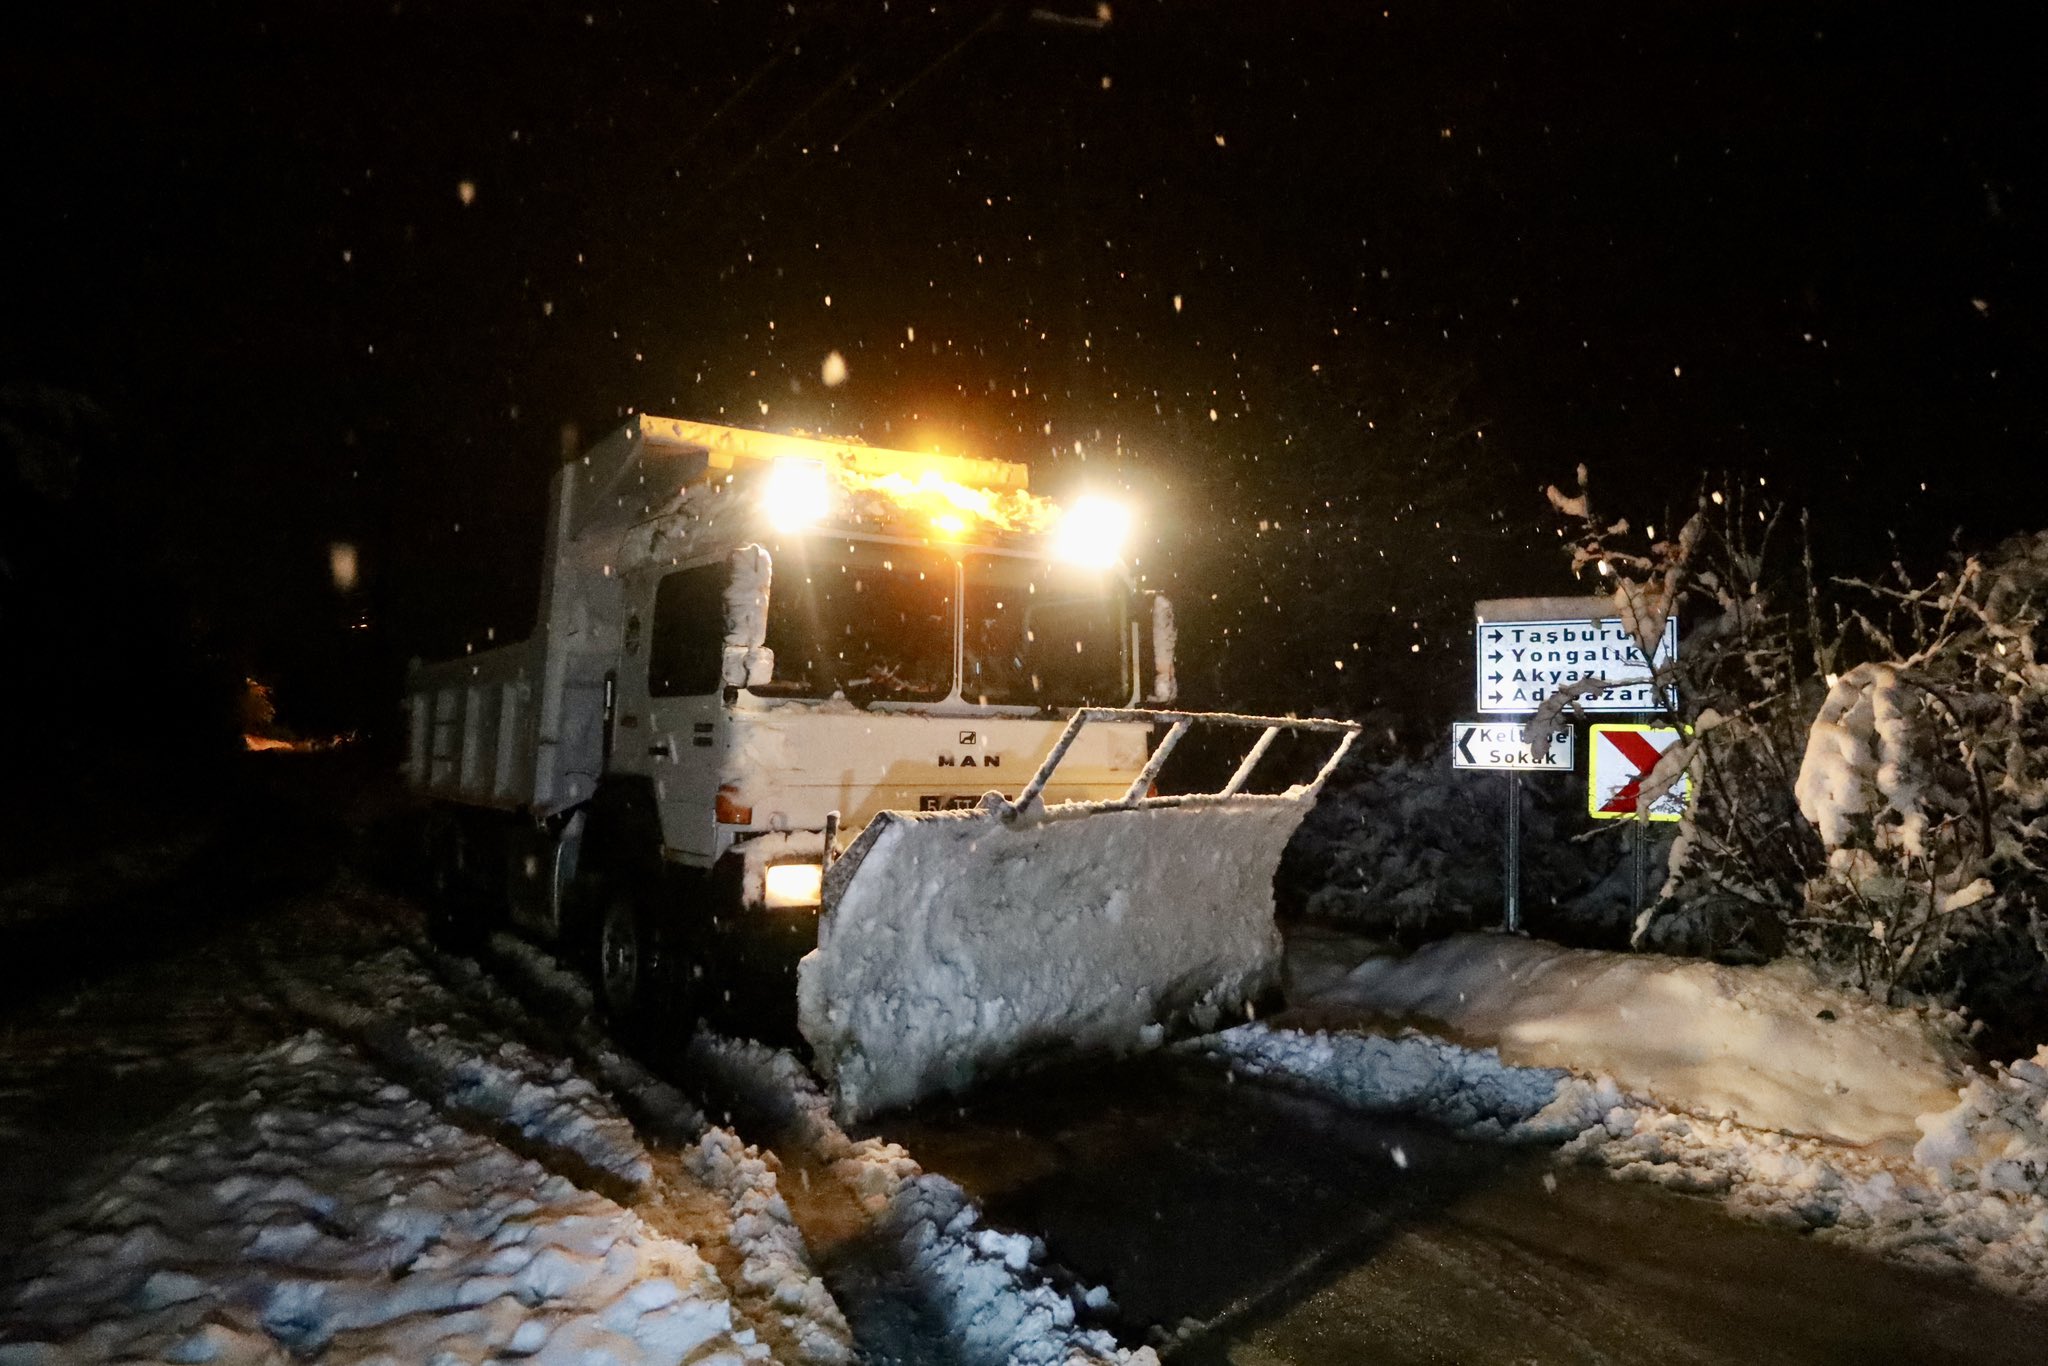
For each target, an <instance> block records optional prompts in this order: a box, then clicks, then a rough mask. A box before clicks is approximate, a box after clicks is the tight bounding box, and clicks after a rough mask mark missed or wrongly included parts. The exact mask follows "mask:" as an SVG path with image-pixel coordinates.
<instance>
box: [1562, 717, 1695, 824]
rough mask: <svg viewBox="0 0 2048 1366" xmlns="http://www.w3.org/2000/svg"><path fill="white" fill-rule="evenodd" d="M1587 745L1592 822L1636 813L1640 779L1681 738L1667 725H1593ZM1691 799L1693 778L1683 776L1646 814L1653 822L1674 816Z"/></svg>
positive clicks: (1672, 819)
mask: <svg viewBox="0 0 2048 1366" xmlns="http://www.w3.org/2000/svg"><path fill="white" fill-rule="evenodd" d="M1592 730H1593V738H1592V740H1591V742H1590V744H1589V746H1588V748H1587V751H1586V754H1587V763H1586V807H1587V809H1588V810H1590V811H1591V812H1592V813H1593V819H1594V820H1596V821H1617V820H1626V819H1628V818H1630V817H1632V816H1634V815H1635V814H1636V807H1637V805H1638V802H1637V797H1638V795H1639V794H1640V793H1641V791H1642V786H1643V779H1645V778H1647V777H1648V776H1649V775H1650V770H1651V769H1653V768H1655V767H1656V766H1657V760H1658V759H1660V758H1661V757H1663V754H1664V751H1665V750H1667V749H1670V748H1671V747H1672V746H1673V745H1675V744H1677V743H1678V742H1679V740H1681V739H1682V738H1683V737H1682V736H1681V735H1680V734H1679V733H1678V732H1677V731H1676V730H1673V729H1671V728H1669V727H1657V726H1616V725H1599V726H1594V727H1593V728H1592ZM1691 799H1692V777H1691V775H1690V774H1687V775H1684V776H1681V777H1680V778H1679V780H1678V781H1677V782H1675V783H1673V784H1672V785H1671V786H1670V787H1669V788H1668V789H1666V790H1665V792H1664V793H1663V795H1661V796H1660V797H1658V798H1657V800H1656V801H1655V802H1653V803H1651V805H1650V809H1649V810H1648V811H1647V812H1645V813H1644V814H1645V815H1647V816H1648V817H1649V818H1650V819H1651V820H1653V821H1675V820H1677V819H1678V818H1679V817H1680V816H1683V815H1684V814H1685V804H1686V803H1687V802H1688V801H1690V800H1691Z"/></svg>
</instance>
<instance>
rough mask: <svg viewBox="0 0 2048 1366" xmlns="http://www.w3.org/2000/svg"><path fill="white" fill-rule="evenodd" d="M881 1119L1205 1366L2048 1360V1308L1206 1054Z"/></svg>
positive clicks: (889, 1132) (1135, 1327)
mask: <svg viewBox="0 0 2048 1366" xmlns="http://www.w3.org/2000/svg"><path fill="white" fill-rule="evenodd" d="M876 1128H877V1130H878V1131H879V1132H881V1133H883V1134H884V1135H886V1136H887V1137H889V1138H892V1139H894V1140H896V1141H898V1142H900V1143H903V1144H904V1145H905V1146H906V1147H908V1148H909V1150H910V1151H911V1152H912V1153H913V1154H914V1155H916V1157H917V1159H918V1160H919V1161H920V1162H921V1163H922V1164H924V1166H925V1167H926V1169H927V1170H931V1171H936V1172H940V1173H943V1174H944V1175H946V1176H949V1177H951V1178H952V1179H954V1180H956V1181H958V1182H960V1183H961V1184H962V1185H963V1186H965V1187H966V1188H967V1189H968V1190H969V1191H970V1192H971V1193H973V1194H974V1195H975V1196H976V1198H977V1199H979V1200H980V1201H981V1202H982V1203H983V1205H984V1208H985V1209H986V1211H987V1213H988V1216H989V1219H990V1222H991V1223H993V1224H995V1225H997V1226H998V1227H1003V1228H1015V1229H1023V1230H1027V1231H1030V1232H1032V1233H1034V1234H1037V1235H1039V1236H1041V1237H1043V1238H1044V1239H1045V1241H1046V1243H1047V1245H1048V1248H1049V1251H1050V1254H1051V1257H1052V1259H1053V1260H1055V1261H1057V1262H1060V1263H1063V1264H1064V1265H1065V1266H1067V1267H1068V1268H1071V1269H1072V1271H1073V1272H1075V1273H1076V1274H1078V1275H1079V1276H1081V1277H1082V1278H1083V1279H1084V1280H1088V1281H1091V1282H1097V1283H1102V1284H1106V1285H1108V1286H1110V1287H1111V1288H1112V1289H1113V1291H1114V1292H1115V1294H1116V1297H1117V1302H1118V1318H1117V1321H1116V1324H1115V1326H1116V1327H1117V1328H1118V1330H1119V1332H1120V1334H1121V1335H1122V1336H1123V1337H1124V1338H1125V1340H1126V1341H1128V1342H1132V1343H1137V1342H1143V1341H1147V1340H1152V1341H1158V1342H1160V1343H1161V1345H1166V1339H1165V1338H1163V1337H1162V1334H1165V1335H1172V1336H1174V1337H1175V1338H1177V1340H1175V1341H1173V1342H1172V1355H1173V1357H1174V1358H1175V1359H1177V1360H1180V1361H1187V1362H1199V1363H1223V1362H1231V1363H1240V1364H1241V1366H1273V1364H1274V1363H1299V1364H1300V1366H1322V1364H1323V1363H1329V1364H1331V1366H1334V1364H1335V1363H1355V1362H1375V1363H1395V1364H1396V1366H1399V1364H1400V1363H1418V1364H1419V1363H1448V1362H1471V1363H1481V1362H1513V1363H1544V1364H1546V1366H1547V1364H1548V1363H1610V1362H1611V1363H1623V1362H1627V1363H1642V1362H1656V1363H1660V1364H1661V1363H1694V1362H1698V1363H1708V1362H1715V1363H1720V1362H1725V1363H1731V1366H1733V1364H1736V1363H1739V1364H1740V1366H1760V1364H1762V1363H1808V1362H1828V1363H1833V1362H1841V1363H1851V1362H1854V1363H1874V1362H1938V1363H1946V1362H1956V1363H1963V1362H1981V1363H1994V1362H1995V1363H2001V1366H2003V1364H2005V1363H2013V1362H2023V1361H2039V1360H2048V1311H2044V1310H2041V1309H2036V1308H2032V1307H2029V1306H2026V1305H2023V1304H2020V1303H2018V1302H2016V1301H2013V1300H2010V1299H2007V1298H2005V1297H2003V1296H2000V1295H1997V1294H1995V1293H1992V1292H1989V1291H1985V1290H1981V1289H1977V1288H1975V1287H1972V1286H1969V1285H1967V1284H1964V1283H1962V1282H1959V1281H1956V1280H1954V1279H1952V1278H1948V1277H1943V1276H1936V1275H1931V1274H1927V1273H1923V1272H1918V1271H1914V1270H1910V1269H1907V1268H1904V1267H1900V1266H1897V1265H1893V1264H1888V1263H1884V1262H1880V1261H1878V1260H1876V1259H1873V1258H1869V1257H1865V1256H1862V1255H1860V1254H1857V1253H1854V1252H1850V1251H1847V1250H1845V1249H1842V1248H1838V1247H1835V1246H1832V1245H1830V1244H1827V1243H1824V1242H1821V1241H1818V1240H1816V1239H1814V1238H1812V1237H1808V1236H1804V1235H1800V1234H1795V1233H1789V1232H1784V1231H1780V1230H1776V1229H1770V1228H1765V1227H1762V1226H1759V1225H1754V1224H1747V1223H1743V1222H1741V1221H1739V1220H1737V1219H1735V1218H1733V1217H1731V1216H1730V1215H1728V1214H1727V1213H1725V1212H1724V1211H1723V1210H1722V1209H1721V1208H1720V1207H1719V1205H1718V1204H1717V1203H1716V1202H1714V1201H1712V1200H1709V1199H1704V1198H1699V1197H1691V1196H1681V1195H1674V1194H1672V1193H1670V1192H1667V1191H1664V1190H1661V1189H1658V1188H1654V1187H1650V1186H1644V1185H1637V1184H1630V1183H1624V1182H1618V1181H1615V1180H1614V1179H1613V1178H1611V1177H1609V1176H1607V1175H1605V1174H1604V1173H1601V1172H1595V1171H1589V1170H1581V1169H1575V1168H1560V1167H1558V1166H1557V1165H1555V1164H1554V1163H1553V1162H1552V1160H1551V1159H1550V1156H1549V1154H1548V1152H1547V1151H1544V1150H1529V1149H1509V1148H1504V1147H1501V1146H1499V1145H1495V1144H1486V1143H1466V1142H1461V1141H1458V1140H1455V1139H1452V1138H1450V1137H1448V1136H1447V1135H1445V1134H1443V1133H1442V1132H1441V1131H1438V1130H1435V1129H1432V1128H1430V1127H1428V1126H1424V1125H1420V1124H1414V1123H1406V1122H1402V1121H1398V1120H1388V1119H1384V1118H1377V1117H1369V1116H1362V1115H1357V1114H1353V1113H1351V1112H1348V1111H1344V1110H1341V1109H1337V1108H1335V1107H1332V1106H1330V1105H1327V1104H1325V1103H1323V1102H1321V1101H1318V1100H1315V1099H1311V1098H1307V1097H1303V1096H1299V1095H1294V1094H1291V1093H1288V1092H1284V1091H1280V1090H1276V1089H1273V1088H1270V1087H1267V1086H1264V1085H1259V1084H1254V1083H1232V1082H1230V1081H1229V1080H1228V1079H1227V1078H1226V1077H1225V1076H1223V1075H1222V1074H1220V1073H1219V1072H1218V1071H1217V1070H1215V1069H1214V1068H1212V1067H1211V1066H1210V1065H1208V1064H1206V1063H1201V1062H1197V1061H1193V1060H1178V1059H1171V1058H1152V1059H1142V1060H1138V1061H1135V1062H1132V1063H1128V1064H1123V1065H1118V1066H1113V1067H1106V1068H1100V1069H1095V1070H1091V1071H1081V1072H1067V1073H1062V1074H1046V1075H1044V1076H1041V1077H1036V1078H1029V1079H1024V1080H1020V1081H1017V1082H1013V1083H1010V1084H1008V1085H1005V1086H1001V1087H998V1088H995V1089H993V1090H990V1091H987V1092H984V1093H982V1094H980V1095H978V1096H976V1097H975V1098H974V1099H973V1100H971V1101H969V1102H967V1103H965V1104H961V1103H955V1104H953V1105H948V1106H929V1107H926V1108H924V1109H922V1110H920V1111H917V1112H915V1113H912V1114H908V1115H903V1116H899V1117H897V1118H895V1119H893V1120H889V1119H885V1120H883V1121H882V1122H881V1123H879V1124H878V1125H877V1126H876ZM1546 1177H1548V1178H1550V1179H1549V1180H1546Z"/></svg>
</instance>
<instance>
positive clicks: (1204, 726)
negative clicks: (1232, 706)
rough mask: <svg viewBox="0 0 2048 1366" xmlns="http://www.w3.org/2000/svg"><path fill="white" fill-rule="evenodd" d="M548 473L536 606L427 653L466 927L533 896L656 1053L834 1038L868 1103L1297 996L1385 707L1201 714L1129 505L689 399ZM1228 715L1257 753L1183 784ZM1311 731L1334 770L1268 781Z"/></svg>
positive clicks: (818, 1056)
mask: <svg viewBox="0 0 2048 1366" xmlns="http://www.w3.org/2000/svg"><path fill="white" fill-rule="evenodd" d="M549 498H550V504H549V511H548V517H547V539H546V548H545V560H544V563H543V570H542V589H541V602H540V609H539V614H538V620H537V622H536V623H535V628H534V631H533V633H532V635H531V636H530V637H529V638H528V639H526V640H524V641H521V642H518V643H515V644H502V645H496V646H494V647H491V648H486V649H481V650H475V651H473V652H472V653H469V654H466V655H464V656H463V657H461V658H457V659H451V660H447V661H445V662H439V663H429V664H421V663H418V662H417V661H416V662H415V663H414V665H413V666H412V669H411V671H410V674H409V677H408V681H407V689H406V692H407V698H406V703H407V710H408V713H409V734H408V742H409V751H408V755H407V761H406V769H407V780H408V785H409V786H410V787H411V789H412V790H413V791H414V792H415V793H416V794H418V795H419V796H420V797H422V798H424V799H425V800H424V801H423V803H422V807H423V810H424V811H425V812H426V820H425V821H424V823H423V828H424V836H425V845H424V853H425V859H426V867H427V870H428V876H429V879H430V883H431V886H430V889H429V890H430V892H431V894H432V895H431V900H430V910H429V916H430V924H431V926H432V928H433V929H434V931H435V933H436V934H437V936H438V937H440V938H441V939H443V941H444V942H448V943H452V944H456V945H458V946H460V945H471V946H473V945H475V944H477V943H480V942H481V939H482V936H483V935H484V934H486V933H487V932H488V931H489V930H491V929H492V928H493V927H495V926H496V925H499V924H501V923H506V922H509V923H508V924H507V926H506V927H507V928H509V929H511V930H513V931H514V932H516V933H519V934H521V935H523V936H525V937H527V938H530V939H533V940H536V941H539V942H541V943H542V944H544V945H546V946H549V947H551V948H552V949H553V950H554V951H555V952H557V953H558V954H560V955H561V956H562V957H563V958H564V959H565V960H567V961H570V962H572V963H574V964H577V965H578V966H580V967H582V968H584V969H585V970H586V971H588V972H589V974H590V976H591V978H592V980H593V984H594V987H595V991H596V995H597V998H598V1001H599V1004H600V1008H601V1009H603V1010H604V1011H606V1012H607V1013H608V1014H609V1015H610V1016H611V1017H612V1018H613V1020H614V1021H615V1022H616V1024H617V1026H618V1027H619V1028H621V1029H623V1030H627V1031H629V1032H631V1033H632V1034H634V1035H635V1036H637V1040H638V1042H639V1044H640V1046H641V1047H642V1048H659V1047H661V1046H662V1044H663V1042H664V1041H672V1042H680V1041H681V1040H682V1039H683V1038H685V1037H686V1036H687V1033H688V1030H689V1029H690V1027H691V1026H692V1025H693V1024H694V1023H695V1022H696V1021H697V1020H698V1019H699V1018H700V1017H708V1018H710V1019H712V1020H714V1021H717V1022H721V1023H722V1024H725V1025H728V1026H731V1027H736V1028H738V1029H742V1030H745V1031H747V1032H751V1033H755V1034H757V1035H760V1036H763V1037H770V1038H778V1039H779V1040H782V1041H788V1042H794V1043H797V1044H798V1045H799V1046H800V1047H804V1048H807V1050H808V1053H809V1056H810V1058H811V1060H812V1063H813V1065H814V1066H815V1067H816V1068H817V1069H818V1070H819V1071H820V1073H821V1074H823V1075H824V1076H825V1077H826V1078H827V1079H828V1080H829V1081H830V1082H831V1083H832V1085H833V1089H834V1092H835V1095H836V1097H837V1104H838V1106H839V1108H840V1111H841V1113H842V1115H844V1116H846V1117H848V1118H853V1117H858V1116H860V1115H864V1114H869V1113H872V1112H874V1111H876V1110H880V1109H886V1108H889V1107H892V1106H896V1105H900V1104H905V1103H908V1102H911V1101H914V1100H916V1099H918V1098H920V1097H922V1096H925V1095H929V1094H934V1093H939V1092H944V1091H950V1090H957V1089H959V1088H961V1087H964V1086H965V1085H966V1084H968V1083H969V1082H970V1081H972V1080H973V1079H974V1078H975V1077H976V1076H977V1075H979V1074H982V1073H984V1072H987V1071H989V1070H992V1069H995V1068H999V1067H1003V1066H1006V1065H1013V1064H1016V1063H1018V1062H1020V1061H1024V1060H1027V1059H1031V1058H1036V1057H1038V1056H1041V1055H1044V1054H1046V1053H1049V1052H1055V1051H1067V1050H1074V1049H1081V1050H1096V1049H1101V1050H1117V1049H1124V1048H1129V1047H1132V1046H1135V1045H1138V1044H1141V1043H1144V1042H1147V1041H1149V1040H1151V1039H1156V1038H1157V1037H1159V1036H1160V1034H1161V1032H1162V1031H1164V1030H1166V1029H1173V1028H1179V1027H1188V1026H1192V1027H1196V1028H1208V1027H1211V1026H1213V1025H1214V1024H1215V1023H1216V1022H1217V1021H1218V1020H1219V1019H1221V1018H1225V1017H1228V1016H1229V1015H1231V1014H1234V1013H1237V1012H1240V1011H1243V1010H1245V1009H1247V1006H1248V1003H1249V1002H1251V1001H1253V1000H1254V999H1256V998H1257V997H1258V996H1259V995H1260V994H1261V993H1262V992H1264V991H1266V990H1269V989H1270V988H1271V987H1272V986H1273V984H1274V983H1275V981H1276V978H1277V973H1278V964H1279V953H1280V940H1279V933H1278V930H1277V928H1276V926H1275V924H1274V912H1273V892H1272V883H1273V874H1274V870H1275V868H1276V866H1277V865H1278V862H1279V858H1280V854H1281V850H1282V848H1283V847H1284V846H1285V845H1286V843H1287V840H1288V838H1289V836H1290V835H1291V834H1292V832H1293V830H1294V828H1295V826H1296V825H1297V824H1298V823H1299V821H1300V819H1301V817H1302V815H1303V813H1304V812H1305V810H1306V809H1307V806H1308V804H1309V803H1310V802H1311V801H1312V800H1313V798H1314V795H1315V792H1316V789H1317V788H1318V787H1319V786H1320V785H1321V783H1322V781H1323V779H1324V778H1325V777H1326V776H1327V775H1328V773H1329V772H1330V771H1331V769H1333V768H1334V767H1335V766H1336V764H1337V762H1338V760H1339V759H1341V758H1342V756H1343V754H1344V752H1345V750H1346V749H1347V748H1348V747H1349V745H1350V743H1351V741H1352V739H1353V736H1354V734H1355V729H1356V728H1355V726H1354V725H1353V724H1352V723H1349V722H1342V721H1324V720H1303V719H1294V718H1285V717H1252V716H1237V715H1222V714H1213V713H1211V714H1200V713H1191V712H1186V711H1175V710H1172V709H1171V705H1172V703H1173V702H1174V700H1175V684H1174V678H1175V668H1174V643H1175V642H1174V626H1173V610H1172V606H1171V604H1170V603H1169V602H1167V600H1166V599H1165V598H1163V597H1160V596H1158V595H1156V594H1146V593H1143V592H1141V591H1140V590H1139V589H1138V587H1137V585H1136V583H1135V582H1134V580H1133V577H1132V575H1131V573H1130V571H1129V570H1128V568H1127V567H1126V566H1125V564H1124V562H1123V559H1122V557H1121V555H1120V551H1119V542H1120V540H1121V538H1122V535H1123V533H1124V531H1125V529H1126V527H1125V523H1124V521H1123V516H1122V513H1121V512H1120V510H1119V509H1118V508H1117V507H1116V506H1115V505H1113V504H1111V503H1108V502H1106V501H1101V500H1095V499H1087V498H1084V499H1078V500H1075V501H1074V502H1073V503H1072V504H1071V505H1069V506H1066V507H1060V506H1056V505H1055V504H1053V503H1052V502H1051V501H1050V500H1047V499H1044V498H1041V497H1039V496H1037V495H1035V494H1033V493H1032V492H1031V490H1030V488H1029V483H1028V471H1027V469H1026V467H1024V466H1023V465H1019V464H1014V463H1010V462H1005V461H998V460H987V459H975V458H966V457H959V456H945V455H937V454H930V453H919V452H912V451H894V450H883V449H878V448H875V447H871V446H867V445H864V444H861V443H858V442H854V441H844V440H827V439H817V438H810V437H800V436H784V435H777V434H772V433H766V432H759V431H752V430H745V429H740V428H733V427H721V426H712V425H708V424H704V423H698V422H690V421H682V420H676V419H669V418H662V417H654V416H640V417H636V418H634V419H633V420H631V421H629V422H628V423H627V424H626V425H625V426H623V427H621V428H620V429H619V430H617V431H615V432H613V433H612V434H611V435H610V436H608V437H606V438H605V439H604V440H602V441H600V442H598V443H597V444H596V445H595V446H593V447H592V448H591V449H590V450H589V451H588V452H587V453H585V454H584V455H582V456H581V457H580V458H576V459H572V460H570V461H569V462H567V463H565V464H564V465H563V466H562V467H561V468H560V469H559V470H558V471H557V473H556V475H555V477H554V479H553V481H552V485H551V489H550V494H549ZM1191 730H1199V731H1203V732H1217V733H1219V734H1220V735H1221V736H1222V737H1223V738H1225V739H1227V740H1229V741H1230V742H1231V745H1230V747H1229V756H1228V757H1229V760H1230V762H1229V764H1228V765H1226V766H1225V767H1223V768H1218V769H1217V771H1218V772H1219V773H1221V772H1224V771H1226V769H1227V771H1228V774H1229V776H1228V777H1227V778H1225V779H1223V780H1222V781H1220V782H1216V783H1213V784H1210V787H1211V790H1206V791H1199V792H1178V793H1172V794H1165V795H1163V794H1161V792H1160V791H1159V785H1160V775H1161V771H1162V767H1163V766H1164V765H1165V763H1166V761H1167V758H1168V756H1169V755H1171V754H1172V753H1173V751H1174V749H1175V747H1176V745H1178V744H1179V743H1180V741H1181V740H1182V738H1183V737H1184V736H1186V735H1188V734H1189V733H1190V731H1191ZM1303 735H1306V739H1305V740H1304V739H1303V738H1302V737H1303ZM1283 736H1286V737H1287V738H1288V744H1289V745H1290V746H1292V747H1293V748H1295V749H1300V748H1301V747H1303V746H1304V745H1308V746H1310V747H1311V748H1313V754H1312V755H1311V760H1310V763H1309V765H1308V766H1307V768H1305V769H1303V770H1302V772H1303V773H1304V774H1312V776H1307V777H1306V778H1305V780H1304V781H1300V782H1296V783H1294V784H1293V785H1291V786H1289V787H1286V788H1285V789H1284V790H1279V791H1260V790H1259V788H1260V786H1261V784H1260V783H1258V782H1257V781H1255V778H1254V770H1255V769H1256V768H1258V766H1259V765H1260V763H1261V760H1262V759H1265V758H1266V757H1267V756H1268V752H1269V750H1271V749H1272V747H1273V746H1274V744H1275V741H1276V739H1280V738H1281V737H1283ZM1209 748H1211V749H1213V748H1215V746H1213V745H1211V746H1209ZM1325 750H1326V751H1327V752H1326V753H1325ZM1263 785H1264V786H1266V787H1270V786H1272V784H1271V783H1270V782H1268V783H1265V784H1263ZM792 1007H793V1008H792ZM792 1036H795V1037H792Z"/></svg>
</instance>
